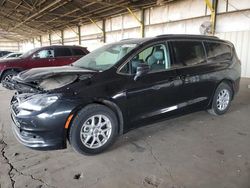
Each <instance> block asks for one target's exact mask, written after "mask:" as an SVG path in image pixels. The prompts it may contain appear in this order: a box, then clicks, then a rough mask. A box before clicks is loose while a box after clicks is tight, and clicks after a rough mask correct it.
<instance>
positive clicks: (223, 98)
mask: <svg viewBox="0 0 250 188" xmlns="http://www.w3.org/2000/svg"><path fill="white" fill-rule="evenodd" d="M232 96H233V91H232V88H231V87H230V86H229V85H228V84H227V83H224V82H223V83H221V84H220V85H219V86H218V87H217V89H216V91H215V94H214V97H213V101H212V108H211V109H209V110H208V112H209V113H210V114H213V115H222V114H225V113H226V112H227V110H228V109H229V107H230V105H231V101H232Z"/></svg>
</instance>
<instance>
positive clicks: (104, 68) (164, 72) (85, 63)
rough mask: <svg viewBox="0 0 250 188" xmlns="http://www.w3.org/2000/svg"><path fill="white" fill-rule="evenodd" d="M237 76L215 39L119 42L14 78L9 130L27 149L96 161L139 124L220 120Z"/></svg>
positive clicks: (231, 53) (227, 46)
mask: <svg viewBox="0 0 250 188" xmlns="http://www.w3.org/2000/svg"><path fill="white" fill-rule="evenodd" d="M240 76H241V64H240V60H239V59H238V57H237V55H236V52H235V49H234V46H233V44H232V43H230V42H227V41H223V40H220V39H218V38H217V37H208V36H193V35H164V36H158V37H153V38H142V39H129V40H123V41H120V42H117V43H113V44H108V45H106V46H104V47H102V48H99V49H97V50H95V51H93V52H91V53H90V54H88V55H86V56H85V57H83V58H81V59H79V60H78V61H76V62H74V63H73V64H72V66H63V67H53V68H50V69H45V68H37V69H31V70H29V71H25V72H22V73H20V74H19V75H17V76H15V77H13V79H12V80H11V82H10V85H11V86H12V87H13V89H15V90H17V91H18V92H17V93H16V94H15V95H14V97H13V98H12V101H11V109H12V110H11V117H12V120H13V126H12V127H13V131H14V134H15V135H16V138H17V139H18V140H19V141H20V142H21V143H22V144H24V145H26V146H28V147H31V148H35V149H59V148H65V147H66V143H67V139H68V140H69V143H70V144H71V145H72V146H73V148H74V149H75V150H76V151H78V152H80V153H87V154H96V153H100V152H102V151H104V150H105V149H107V148H108V147H109V146H110V145H111V144H112V143H113V142H114V140H115V138H116V137H117V135H119V134H123V133H126V132H127V131H129V130H131V129H134V128H136V127H138V126H141V125H144V124H149V123H152V122H156V121H159V120H161V119H164V118H170V117H175V116H178V115H183V114H186V113H190V112H194V111H198V110H208V111H209V112H210V113H211V114H214V115H222V114H224V113H226V112H227V110H228V109H229V107H230V104H231V101H232V100H233V98H234V97H235V95H236V94H237V92H238V90H239V82H240ZM166 124H167V123H166ZM177 126H178V125H177Z"/></svg>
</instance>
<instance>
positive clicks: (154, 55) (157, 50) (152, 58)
mask: <svg viewBox="0 0 250 188" xmlns="http://www.w3.org/2000/svg"><path fill="white" fill-rule="evenodd" d="M140 63H146V64H148V65H149V67H150V72H160V71H164V70H167V69H169V68H170V57H169V51H168V48H167V47H166V45H165V44H156V45H153V46H150V47H148V48H146V49H144V50H143V51H141V52H140V53H138V54H137V55H135V56H134V58H133V59H132V60H131V61H130V62H129V63H127V64H126V65H125V66H124V67H123V68H122V69H121V73H125V74H135V73H136V70H137V67H138V64H140Z"/></svg>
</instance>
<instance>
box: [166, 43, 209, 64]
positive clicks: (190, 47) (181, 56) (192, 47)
mask: <svg viewBox="0 0 250 188" xmlns="http://www.w3.org/2000/svg"><path fill="white" fill-rule="evenodd" d="M171 44H172V48H173V53H174V60H175V61H174V64H173V65H172V67H174V68H176V67H182V66H192V65H197V64H200V63H204V62H205V61H206V56H205V51H204V47H203V44H202V42H199V41H173V42H171Z"/></svg>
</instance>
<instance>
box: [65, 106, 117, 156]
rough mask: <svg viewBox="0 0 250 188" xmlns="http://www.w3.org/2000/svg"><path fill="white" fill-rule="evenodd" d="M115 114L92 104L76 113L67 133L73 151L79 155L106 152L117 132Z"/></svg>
mask: <svg viewBox="0 0 250 188" xmlns="http://www.w3.org/2000/svg"><path fill="white" fill-rule="evenodd" d="M117 127H118V121H117V118H116V115H115V113H114V112H113V111H112V110H111V109H109V108H108V107H106V106H104V105H99V104H92V105H88V106H86V107H85V108H83V109H82V110H81V111H79V112H78V114H77V115H76V117H75V118H74V120H73V121H72V125H71V127H70V132H69V140H70V143H71V145H72V146H73V148H74V150H75V151H77V152H78V153H81V154H89V155H91V154H98V153H101V152H103V151H104V150H106V149H107V148H108V147H109V146H110V145H111V144H112V143H113V142H114V140H115V138H116V136H117V132H118V128H117Z"/></svg>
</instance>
